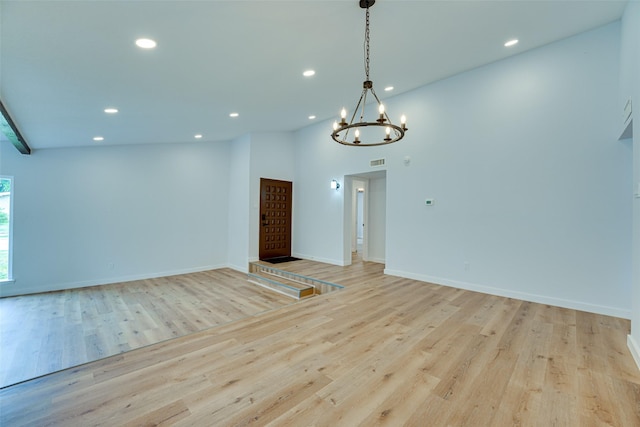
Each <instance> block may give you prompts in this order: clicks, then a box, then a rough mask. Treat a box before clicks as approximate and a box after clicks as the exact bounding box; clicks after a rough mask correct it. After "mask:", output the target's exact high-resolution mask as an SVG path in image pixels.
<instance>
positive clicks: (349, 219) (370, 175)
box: [342, 169, 387, 265]
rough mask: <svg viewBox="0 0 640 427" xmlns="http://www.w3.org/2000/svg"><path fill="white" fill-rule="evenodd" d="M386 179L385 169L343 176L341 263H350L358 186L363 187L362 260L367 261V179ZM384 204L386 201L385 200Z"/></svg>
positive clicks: (368, 198) (368, 196) (368, 192)
mask: <svg viewBox="0 0 640 427" xmlns="http://www.w3.org/2000/svg"><path fill="white" fill-rule="evenodd" d="M382 178H384V179H385V180H386V178H387V171H386V169H385V170H380V171H375V172H362V173H356V174H352V175H345V176H344V216H343V233H344V234H343V255H342V263H343V265H351V252H352V248H353V243H352V242H353V239H354V236H355V233H356V230H355V218H356V217H357V212H356V208H357V203H356V198H357V189H358V187H363V188H364V198H363V203H364V206H363V208H364V212H363V217H364V231H363V236H362V260H363V261H369V260H370V257H369V252H370V251H369V241H370V239H369V227H368V225H367V224H369V204H370V202H369V200H370V191H369V181H370V180H371V179H382ZM385 205H386V201H385ZM386 227H387V224H386V221H385V231H384V232H385V233H386ZM385 253H386V239H385Z"/></svg>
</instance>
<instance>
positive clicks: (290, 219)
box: [257, 177, 293, 259]
mask: <svg viewBox="0 0 640 427" xmlns="http://www.w3.org/2000/svg"><path fill="white" fill-rule="evenodd" d="M265 181H270V182H279V183H284V184H288V188H289V192H288V197H287V198H288V200H287V204H288V205H289V206H288V212H287V213H288V217H287V218H286V225H287V227H288V228H289V231H288V247H287V248H286V251H285V252H286V254H278V255H277V256H291V249H292V246H293V182H292V181H287V180H282V179H274V178H264V177H261V178H260V184H259V188H258V202H259V203H258V215H257V220H258V259H266V258H270V257H269V256H263V255H265V254H264V252H263V244H264V243H265V242H263V240H262V239H263V227H264V225H263V214H265V211H266V209H263V205H262V189H263V183H264V182H265ZM267 219H268V218H267Z"/></svg>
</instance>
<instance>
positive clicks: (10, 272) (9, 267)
mask: <svg viewBox="0 0 640 427" xmlns="http://www.w3.org/2000/svg"><path fill="white" fill-rule="evenodd" d="M0 179H2V180H9V182H10V184H9V185H10V189H11V190H10V191H9V230H8V235H7V237H8V239H9V241H8V242H7V252H8V254H7V278H6V279H0V284H4V283H14V282H15V280H14V278H13V193H14V192H15V191H14V183H15V180H14V178H13V176H8V175H0Z"/></svg>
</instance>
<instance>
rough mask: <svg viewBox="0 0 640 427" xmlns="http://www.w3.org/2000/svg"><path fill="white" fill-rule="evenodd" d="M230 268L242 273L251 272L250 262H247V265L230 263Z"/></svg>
mask: <svg viewBox="0 0 640 427" xmlns="http://www.w3.org/2000/svg"><path fill="white" fill-rule="evenodd" d="M249 262H253V261H249ZM227 267H228V268H230V269H232V270H235V271H238V272H240V273H248V272H249V263H247V265H245V266H243V267H240V266H238V265H234V264H228V265H227Z"/></svg>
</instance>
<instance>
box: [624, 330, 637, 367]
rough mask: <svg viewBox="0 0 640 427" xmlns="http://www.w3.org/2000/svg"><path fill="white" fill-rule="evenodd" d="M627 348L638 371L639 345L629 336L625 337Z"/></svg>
mask: <svg viewBox="0 0 640 427" xmlns="http://www.w3.org/2000/svg"><path fill="white" fill-rule="evenodd" d="M627 347H629V351H630V352H631V356H633V360H634V361H635V362H636V365H637V366H638V369H640V345H638V343H637V342H636V340H635V339H634V338H633V336H631V334H629V335H627Z"/></svg>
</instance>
